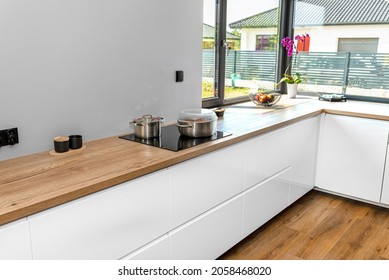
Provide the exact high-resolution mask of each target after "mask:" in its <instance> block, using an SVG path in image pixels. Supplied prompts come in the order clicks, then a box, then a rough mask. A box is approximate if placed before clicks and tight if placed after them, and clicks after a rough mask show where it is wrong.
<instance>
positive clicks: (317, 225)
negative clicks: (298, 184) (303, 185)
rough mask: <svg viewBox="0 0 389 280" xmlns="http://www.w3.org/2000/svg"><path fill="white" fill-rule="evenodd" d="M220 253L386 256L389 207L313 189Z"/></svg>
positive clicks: (333, 257) (251, 256) (246, 256)
mask: <svg viewBox="0 0 389 280" xmlns="http://www.w3.org/2000/svg"><path fill="white" fill-rule="evenodd" d="M219 259H225V260H239V259H240V260H252V259H255V260H301V259H303V260H338V259H341V260H344V259H351V260H363V259H373V260H386V259H389V209H386V208H381V207H377V206H372V205H368V204H365V203H362V202H357V201H353V200H349V199H346V198H341V197H338V196H334V195H330V194H326V193H322V192H319V191H311V192H309V193H308V194H307V195H305V196H304V197H302V198H301V199H300V200H298V201H297V202H296V203H295V204H293V205H292V206H290V207H289V208H287V209H285V210H284V211H283V212H281V213H280V214H279V215H277V216H276V217H274V218H273V219H272V220H270V221H269V222H268V223H266V224H265V225H263V226H262V227H261V228H259V229H258V230H256V231H255V232H253V233H252V234H251V235H249V236H248V237H247V238H246V239H244V240H242V241H241V242H240V243H238V244H237V245H236V246H235V247H233V248H231V249H230V250H229V251H227V252H226V253H225V254H223V255H222V256H221V257H220V258H219Z"/></svg>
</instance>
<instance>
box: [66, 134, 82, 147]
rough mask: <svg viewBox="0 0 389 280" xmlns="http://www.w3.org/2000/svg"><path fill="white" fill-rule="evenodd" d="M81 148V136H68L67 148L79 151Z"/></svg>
mask: <svg viewBox="0 0 389 280" xmlns="http://www.w3.org/2000/svg"><path fill="white" fill-rule="evenodd" d="M81 147H82V136H81V135H70V136H69V148H70V149H72V150H75V149H79V148H81Z"/></svg>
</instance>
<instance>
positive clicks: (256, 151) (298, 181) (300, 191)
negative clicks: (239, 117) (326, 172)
mask: <svg viewBox="0 0 389 280" xmlns="http://www.w3.org/2000/svg"><path fill="white" fill-rule="evenodd" d="M318 126H319V117H313V118H309V119H306V120H303V121H300V122H297V123H294V124H292V125H289V126H286V127H284V128H281V129H278V130H275V131H273V132H271V133H268V134H265V135H261V136H258V137H256V138H254V139H252V140H249V141H247V152H246V154H247V156H246V162H245V170H246V174H245V175H246V178H245V179H246V180H245V188H250V187H251V186H254V185H257V184H258V183H260V182H262V181H263V180H265V179H267V178H269V177H270V176H273V175H274V174H276V173H277V172H280V171H281V170H283V169H285V168H287V167H292V168H291V170H290V171H289V172H288V176H289V177H288V178H285V179H288V180H290V197H289V203H292V202H294V201H296V200H297V199H298V198H300V197H301V196H303V195H304V194H305V193H307V192H308V191H310V190H311V189H312V188H313V187H314V178H315V167H316V165H315V163H316V147H317V135H318Z"/></svg>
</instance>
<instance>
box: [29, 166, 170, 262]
mask: <svg viewBox="0 0 389 280" xmlns="http://www.w3.org/2000/svg"><path fill="white" fill-rule="evenodd" d="M169 215H170V213H169V176H168V172H167V170H163V171H160V172H156V173H153V174H150V175H146V176H144V177H141V178H139V179H134V180H131V181H129V182H126V183H123V184H120V185H118V186H116V187H113V188H111V189H109V190H105V191H101V192H98V193H96V194H93V195H89V196H87V197H85V198H81V199H78V200H75V201H73V202H70V203H67V204H65V205H63V206H59V207H55V208H53V209H50V210H47V211H44V212H42V213H39V214H36V215H34V216H32V217H31V218H30V224H31V239H32V248H33V258H34V259H119V258H121V257H123V256H125V255H127V254H128V253H130V252H132V251H134V250H136V249H137V248H139V247H141V246H143V245H144V244H146V243H148V242H150V241H151V240H153V239H155V238H157V237H159V236H162V235H163V234H165V233H167V232H168V230H169V224H170V220H169Z"/></svg>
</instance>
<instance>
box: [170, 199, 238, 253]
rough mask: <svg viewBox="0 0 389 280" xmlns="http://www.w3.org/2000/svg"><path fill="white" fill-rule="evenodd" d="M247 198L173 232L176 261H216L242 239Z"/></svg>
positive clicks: (172, 247)
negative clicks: (244, 203) (244, 206)
mask: <svg viewBox="0 0 389 280" xmlns="http://www.w3.org/2000/svg"><path fill="white" fill-rule="evenodd" d="M242 215H243V196H242V195H239V196H237V197H236V198H234V199H232V200H231V201H229V202H228V203H224V204H222V205H220V206H218V207H216V208H215V209H212V210H211V211H209V212H207V213H205V214H203V215H201V216H200V217H198V218H195V219H194V220H192V221H189V222H188V223H187V224H185V225H183V226H181V227H179V228H177V229H176V230H174V231H173V232H172V233H171V240H170V241H171V257H172V259H173V260H178V259H192V260H200V259H201V260H206V259H216V258H217V257H218V256H220V255H221V254H223V253H224V252H225V251H227V250H228V249H229V248H231V247H232V246H234V245H235V244H236V243H238V242H239V241H240V240H241V239H242Z"/></svg>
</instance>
